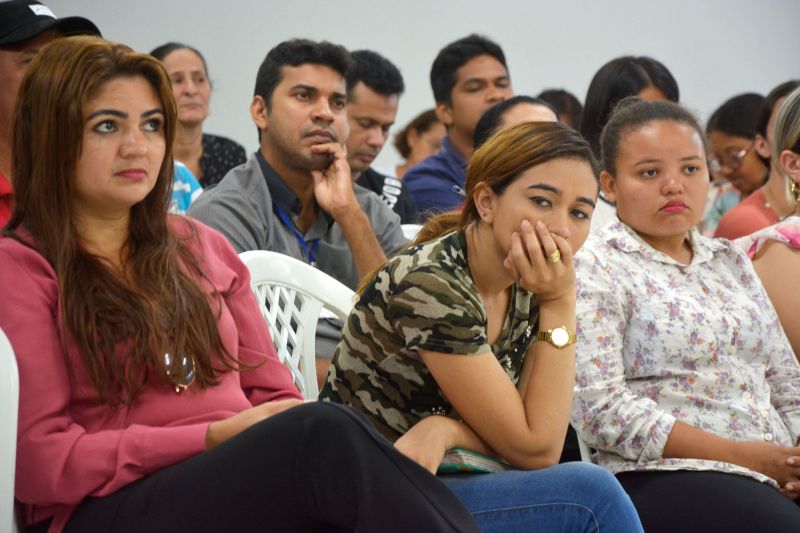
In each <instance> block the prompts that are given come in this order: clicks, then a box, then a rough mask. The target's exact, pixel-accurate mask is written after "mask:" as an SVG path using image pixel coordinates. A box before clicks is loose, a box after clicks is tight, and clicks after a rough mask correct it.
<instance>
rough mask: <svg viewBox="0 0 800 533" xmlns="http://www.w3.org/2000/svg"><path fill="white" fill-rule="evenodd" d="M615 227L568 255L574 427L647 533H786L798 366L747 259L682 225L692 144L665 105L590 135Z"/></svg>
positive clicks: (679, 113)
mask: <svg viewBox="0 0 800 533" xmlns="http://www.w3.org/2000/svg"><path fill="white" fill-rule="evenodd" d="M601 145H602V153H603V165H604V171H603V173H602V174H601V183H602V185H603V189H604V191H605V193H606V195H607V196H608V197H609V198H610V199H612V200H614V201H616V203H617V212H618V217H619V221H616V222H614V223H612V224H610V225H609V226H607V227H606V228H604V229H603V230H602V231H599V232H597V233H596V234H594V235H591V236H590V237H589V239H588V240H587V241H586V244H585V245H584V247H583V248H582V249H581V250H580V252H579V253H578V254H577V255H576V268H577V279H578V284H577V291H578V303H577V329H578V344H577V352H578V356H577V383H576V390H575V399H574V403H573V424H574V425H575V427H576V429H577V430H578V433H579V435H580V436H581V438H583V439H584V440H585V441H586V442H587V443H588V444H589V445H590V446H591V447H592V448H594V449H595V450H596V453H595V455H594V460H595V462H597V463H598V464H600V465H602V466H604V467H606V468H608V469H609V470H611V471H612V472H614V473H615V474H617V478H618V479H619V480H620V482H621V483H622V485H623V487H624V488H625V489H626V491H627V492H628V493H629V494H630V496H631V498H632V499H633V502H634V505H636V508H637V511H638V512H639V515H640V517H641V519H642V524H643V525H644V528H645V530H646V531H648V532H651V531H677V530H686V529H691V530H692V531H703V530H714V531H719V530H729V531H743V530H748V531H756V530H757V531H799V530H800V507H798V506H797V505H795V504H794V503H793V502H792V500H795V499H797V498H798V496H800V482H798V478H800V448H797V447H796V445H797V440H798V435H800V364H798V362H797V360H796V359H795V357H794V354H793V353H792V349H791V347H790V346H789V343H788V341H787V339H786V336H785V335H784V333H783V330H782V328H781V325H780V323H779V322H778V318H777V316H776V314H775V310H774V309H773V307H772V305H771V303H770V301H769V299H768V297H767V295H766V293H765V292H764V289H763V288H762V286H761V284H760V283H759V280H758V278H757V277H756V274H755V272H754V270H753V267H752V265H751V264H750V261H749V260H748V258H747V256H746V255H745V254H744V253H742V252H741V251H739V250H738V249H737V248H736V247H735V246H733V245H732V244H731V243H730V242H728V241H724V240H711V239H708V238H705V237H703V236H701V235H700V234H699V233H698V232H697V230H694V229H692V228H694V226H695V225H696V224H697V222H698V221H699V219H700V217H701V216H702V214H703V206H704V201H705V198H706V193H707V190H708V183H709V179H708V166H707V163H706V160H707V156H706V153H707V152H706V143H705V139H704V137H703V133H702V130H701V129H700V127H699V126H698V124H697V122H696V120H695V119H694V117H692V115H691V114H690V113H688V112H687V111H686V110H684V109H683V108H681V107H680V106H678V105H677V104H673V103H670V102H644V101H641V100H639V99H638V98H633V99H626V100H624V101H623V103H621V104H620V106H618V108H617V109H616V110H615V112H614V114H613V115H612V117H611V119H610V121H609V122H608V124H607V126H606V128H605V129H604V131H603V135H602V140H601Z"/></svg>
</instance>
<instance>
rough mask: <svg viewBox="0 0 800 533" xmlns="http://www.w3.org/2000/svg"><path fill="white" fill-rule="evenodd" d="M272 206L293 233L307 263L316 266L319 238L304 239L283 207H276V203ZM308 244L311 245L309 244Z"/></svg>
mask: <svg viewBox="0 0 800 533" xmlns="http://www.w3.org/2000/svg"><path fill="white" fill-rule="evenodd" d="M272 207H273V209H274V210H275V213H276V214H277V215H278V218H280V219H281V222H283V225H284V226H286V227H287V228H289V229H290V230H291V231H292V234H293V235H294V238H295V240H296V241H297V244H299V245H300V248H302V250H303V252H304V253H305V254H306V257H307V258H308V262H309V264H310V265H311V266H313V267H316V266H317V248H319V238H316V239H312V240H310V241H307V240H306V239H305V236H304V235H303V234H302V233H300V230H299V229H297V226H295V224H294V221H292V219H291V218H289V215H287V214H286V213H285V212H284V211H283V209H281V208H280V207H278V204H276V203H273V204H272ZM309 245H311V246H309Z"/></svg>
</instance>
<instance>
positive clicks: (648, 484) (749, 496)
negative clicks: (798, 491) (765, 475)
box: [617, 470, 800, 533]
mask: <svg viewBox="0 0 800 533" xmlns="http://www.w3.org/2000/svg"><path fill="white" fill-rule="evenodd" d="M617 479H618V480H619V482H620V484H622V487H623V488H624V489H625V491H626V492H627V493H628V494H629V495H630V497H631V500H633V504H634V506H635V507H636V511H637V512H638V513H639V518H640V519H641V520H642V525H643V526H644V530H645V531H646V532H647V533H658V532H662V531H664V532H681V533H689V532H695V531H697V532H699V533H714V532H717V531H720V532H723V531H724V532H726V533H731V532H738V531H742V532H745V531H746V532H753V533H772V532H775V533H778V532H781V533H783V532H793V533H796V532H799V531H800V507H798V506H797V504H796V503H795V502H793V501H792V500H790V499H788V498H786V497H785V496H784V495H783V494H781V493H780V492H778V491H777V490H776V489H774V488H772V487H770V486H769V485H765V484H764V483H760V482H758V481H756V480H754V479H751V478H748V477H745V476H739V475H735V474H723V473H722V472H694V471H688V470H680V471H675V472H665V471H661V472H624V473H621V474H617Z"/></svg>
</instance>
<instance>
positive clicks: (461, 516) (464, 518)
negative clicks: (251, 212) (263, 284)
mask: <svg viewBox="0 0 800 533" xmlns="http://www.w3.org/2000/svg"><path fill="white" fill-rule="evenodd" d="M175 125H176V111H175V102H174V100H173V98H172V96H171V89H170V82H169V78H168V77H167V74H166V72H165V71H164V69H163V67H161V65H160V64H159V63H158V62H157V61H156V60H155V59H153V58H151V57H149V56H146V55H142V54H137V53H134V52H133V51H132V50H131V49H130V48H128V47H126V46H123V45H117V44H112V43H109V42H107V41H104V40H102V39H98V38H92V37H68V38H63V39H59V40H57V41H56V42H54V43H52V44H51V45H48V46H47V47H45V48H44V49H42V50H41V51H40V52H39V53H38V54H37V56H36V58H35V59H34V60H33V63H32V64H31V66H30V68H29V69H28V73H27V75H26V77H25V79H24V80H23V82H22V87H21V90H20V98H19V100H18V102H17V108H16V120H15V123H14V130H13V131H14V147H13V161H14V176H15V187H16V190H17V203H16V206H15V210H14V212H13V214H12V218H11V221H10V222H9V225H8V226H7V227H6V230H5V231H4V237H5V238H2V239H0V272H2V275H0V295H2V303H1V304H0V328H2V329H3V331H4V332H5V333H6V334H7V335H8V337H9V339H10V341H11V344H12V346H13V348H14V351H15V354H16V357H17V362H18V364H19V370H20V408H19V434H18V441H17V477H16V489H15V497H16V499H17V500H18V502H19V503H20V510H21V511H22V518H23V519H24V522H25V525H26V526H28V529H27V530H28V531H44V530H49V531H56V532H58V531H62V530H66V531H81V532H93V531H224V530H226V529H227V530H233V531H256V530H264V529H269V530H275V531H320V530H326V531H327V530H335V531H341V530H348V531H352V530H361V531H375V530H378V529H381V530H385V529H387V528H388V529H391V530H395V531H408V530H414V528H420V527H424V528H433V529H437V530H445V531H462V530H464V529H466V530H470V531H474V530H477V528H476V526H475V525H474V523H473V522H472V521H471V518H470V517H469V515H468V514H467V513H466V510H464V509H463V508H462V507H461V505H460V504H459V502H458V500H457V499H456V498H455V497H454V496H452V494H450V493H449V492H448V491H447V489H446V488H445V487H444V485H442V484H441V483H439V482H438V481H437V480H436V479H435V478H434V477H433V476H431V475H430V474H428V473H427V472H425V470H424V469H423V468H421V467H419V466H418V465H416V464H415V463H413V462H412V461H411V460H409V459H406V458H405V457H404V456H402V455H401V454H400V453H399V452H397V451H395V450H394V449H393V448H392V446H391V445H389V444H388V443H386V442H385V441H383V440H382V439H381V438H380V437H379V436H378V435H377V434H376V433H375V432H374V431H372V430H371V429H370V426H369V424H368V423H367V422H366V421H364V420H363V419H362V418H360V417H358V416H355V415H354V414H353V413H352V412H350V411H348V410H346V409H343V408H342V407H336V406H331V405H321V404H310V405H303V406H299V407H296V406H298V404H300V403H302V401H301V399H300V396H299V394H298V392H297V390H296V389H295V388H294V386H293V384H292V381H291V377H290V375H289V373H288V371H287V370H286V369H285V368H284V367H283V365H281V364H280V362H279V361H278V359H277V356H276V354H275V350H274V348H273V346H272V343H271V340H270V338H269V334H268V332H267V329H266V325H265V323H264V322H263V320H262V319H261V317H260V315H259V312H258V309H257V305H256V301H255V298H254V296H253V294H252V292H251V290H250V286H249V276H248V273H247V269H246V268H245V267H244V265H243V264H242V263H241V261H239V259H238V257H237V255H236V253H235V252H234V251H233V249H232V247H231V246H230V245H229V244H228V242H227V241H225V239H224V238H223V237H222V236H220V235H219V234H218V233H216V232H214V231H212V230H210V229H208V228H206V227H205V226H203V225H201V224H199V223H197V222H192V221H190V220H189V219H186V218H183V217H177V216H167V209H168V206H169V201H170V192H171V191H170V188H171V183H172V179H171V177H172V157H171V146H172V140H173V137H174V132H175ZM397 502H402V505H397Z"/></svg>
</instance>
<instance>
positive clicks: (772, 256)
mask: <svg viewBox="0 0 800 533" xmlns="http://www.w3.org/2000/svg"><path fill="white" fill-rule="evenodd" d="M773 151H774V153H773V154H772V161H774V162H775V164H777V165H778V168H780V170H781V171H782V173H783V175H784V177H785V179H786V182H787V185H788V189H789V192H790V196H791V200H792V203H794V205H795V212H794V215H792V216H790V217H788V218H786V220H784V221H783V222H779V223H778V224H775V225H774V226H770V227H768V228H765V229H763V230H761V231H758V232H756V233H754V234H752V235H749V236H747V237H742V238H741V239H737V241H736V244H738V245H739V247H740V248H742V249H743V250H745V251H746V252H747V255H749V256H750V257H751V258H752V259H753V266H754V267H755V269H756V273H757V274H758V276H759V277H760V278H761V282H762V283H763V284H764V288H765V289H766V290H767V294H769V297H770V299H771V300H772V304H773V305H774V306H775V310H776V311H777V312H778V317H780V319H781V324H783V329H784V331H786V336H787V337H789V341H790V342H791V343H792V348H794V353H795V355H797V356H800V313H798V311H800V307H798V301H800V300H798V298H797V294H798V291H800V279H799V278H798V277H797V269H798V267H800V89H796V90H795V91H794V92H793V93H791V94H790V95H789V96H787V97H786V100H785V101H784V103H783V105H782V106H781V109H780V112H779V113H778V119H777V120H776V121H775V141H774V142H773Z"/></svg>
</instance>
